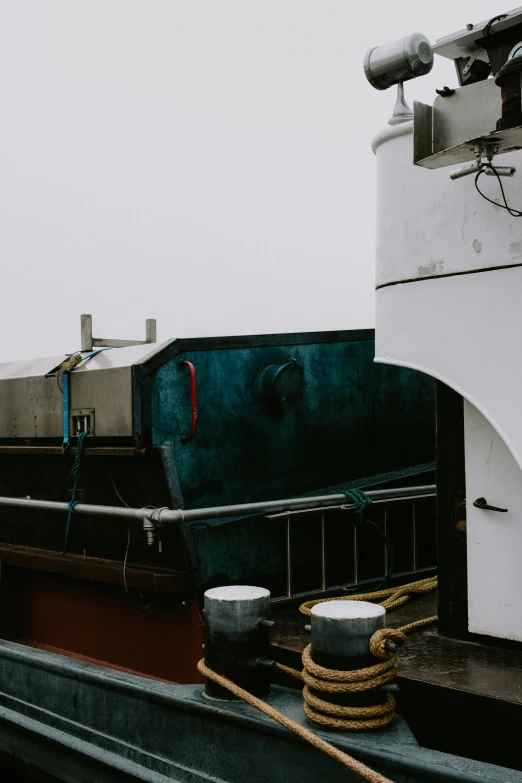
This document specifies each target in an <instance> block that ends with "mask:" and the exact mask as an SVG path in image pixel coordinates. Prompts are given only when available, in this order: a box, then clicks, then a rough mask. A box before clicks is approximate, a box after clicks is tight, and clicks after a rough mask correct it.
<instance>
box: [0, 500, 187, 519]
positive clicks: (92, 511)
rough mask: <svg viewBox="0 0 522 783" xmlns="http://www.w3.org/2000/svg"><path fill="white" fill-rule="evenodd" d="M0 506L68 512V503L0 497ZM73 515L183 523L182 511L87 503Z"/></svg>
mask: <svg viewBox="0 0 522 783" xmlns="http://www.w3.org/2000/svg"><path fill="white" fill-rule="evenodd" d="M0 506H9V507H11V508H27V509H38V510H40V511H61V512H64V513H67V512H68V511H69V504H68V503H61V502H59V501H56V500H32V499H29V498H7V497H1V496H0ZM74 513H75V514H83V515H87V516H97V517H117V518H119V519H138V520H140V521H143V520H145V519H150V520H153V521H156V522H161V524H164V523H173V522H183V511H181V510H177V511H170V510H169V509H163V508H161V509H156V508H121V507H120V506H92V505H90V504H88V503H78V505H76V506H75V507H74Z"/></svg>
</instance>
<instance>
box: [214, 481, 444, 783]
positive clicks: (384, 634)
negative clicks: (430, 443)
mask: <svg viewBox="0 0 522 783" xmlns="http://www.w3.org/2000/svg"><path fill="white" fill-rule="evenodd" d="M346 495H347V497H349V498H350V499H351V500H352V502H354V503H355V504H356V513H357V515H358V520H359V522H362V521H364V512H365V508H366V506H367V505H368V504H369V503H370V502H371V501H370V499H369V498H368V497H367V496H366V495H365V494H364V493H363V492H361V491H359V490H352V491H350V492H348V491H347V492H346ZM366 521H367V522H369V520H366ZM371 524H372V526H374V527H376V528H378V526H377V525H375V523H373V522H372V523H371ZM385 540H386V537H385ZM387 578H388V576H386V577H385V581H386V580H387ZM436 587H437V577H430V578H427V579H421V580H419V581H417V582H410V583H409V584H406V585H402V586H400V587H389V588H385V589H380V590H379V589H377V590H376V591H373V592H368V593H359V594H356V595H343V596H337V597H333V598H319V599H317V600H314V601H306V602H305V603H303V604H301V606H300V607H299V611H300V612H301V614H304V615H306V616H308V617H309V616H310V615H311V614H312V608H313V607H314V606H316V605H317V604H320V603H324V602H325V601H339V600H341V601H373V602H375V603H379V604H380V606H382V607H383V608H384V609H387V610H391V609H395V608H397V607H399V606H402V604H404V603H406V601H409V599H410V598H411V596H412V595H421V594H423V593H429V592H431V591H432V590H435V589H436ZM379 599H382V600H379ZM437 620H438V618H437V616H436V615H434V616H432V617H426V618H423V619H422V620H417V621H416V622H413V623H408V624H407V625H403V626H402V627H401V628H381V629H379V630H377V631H375V633H374V634H373V635H372V637H371V638H370V642H369V651H370V653H371V655H372V656H373V657H374V658H376V659H377V662H376V663H375V664H373V665H372V666H367V667H365V668H363V669H355V670H350V671H340V670H336V669H328V668H326V667H324V666H319V665H318V664H317V663H315V661H314V660H313V658H312V647H311V645H310V644H309V645H308V646H307V647H305V649H304V651H303V654H302V662H303V671H302V672H300V671H297V669H292V668H291V667H289V666H285V665H283V664H281V663H276V668H277V669H278V670H279V671H281V672H284V673H285V674H287V675H289V676H290V677H293V678H294V679H297V680H300V681H301V682H303V699H304V704H303V710H304V712H305V715H306V716H307V718H308V720H309V721H310V722H311V723H313V724H314V725H316V726H319V727H321V728H326V729H340V730H343V729H344V730H349V731H368V730H372V729H378V728H383V727H385V726H388V725H390V724H391V723H392V722H393V720H394V718H395V707H396V701H395V699H394V697H393V696H392V695H391V694H389V693H388V694H386V699H385V700H384V703H382V704H374V705H369V706H363V707H353V706H345V705H340V704H334V703H332V702H330V701H326V700H325V699H321V698H320V696H317V695H316V694H317V692H319V693H330V694H346V693H361V692H362V693H364V692H368V691H371V690H375V689H376V688H380V687H382V686H383V685H385V684H386V683H388V682H390V681H391V680H393V679H394V678H395V676H396V674H397V650H398V648H399V647H400V646H402V645H403V644H404V643H405V641H406V635H407V634H408V633H411V632H412V631H416V630H420V629H422V628H426V627H428V626H429V625H432V624H434V623H436V622H437ZM198 671H199V672H200V674H202V675H203V676H204V677H206V678H208V679H209V680H212V681H213V682H215V683H216V684H218V685H220V686H221V687H222V688H226V689H227V690H229V691H230V692H231V693H233V694H234V695H235V696H237V697H238V698H240V699H242V700H243V701H245V702H246V703H247V704H250V705H251V706H252V707H255V708H256V709H258V710H259V711H260V712H262V713H264V714H265V715H267V716H268V717H270V718H272V719H273V720H275V721H276V722H277V723H279V724H280V725H281V726H284V727H285V728H287V729H289V730H290V731H292V732H293V733H294V734H297V735H298V736H299V737H301V738H302V739H304V740H305V741H306V742H308V743H310V744H311V745H313V746H314V747H316V748H317V749H318V750H321V751H323V752H324V753H326V754H327V755H328V756H330V757H331V758H334V759H336V760H337V761H339V762H340V763H341V764H342V765H343V766H345V767H346V768H347V769H349V770H351V771H352V772H355V773H357V774H358V775H360V776H361V777H363V778H365V779H366V780H368V781H370V783H392V781H391V780H390V779H389V778H385V777H384V776H383V775H381V774H380V773H379V772H376V771H375V770H372V769H371V768H370V767H367V766H366V765H365V764H363V763H362V762H360V761H358V760H357V759H355V758H353V756H350V755H349V754H347V753H344V752H343V751H341V750H339V749H338V748H336V747H335V746H334V745H331V744H330V743H329V742H326V741H325V740H323V739H322V738H321V737H318V736H317V735H316V734H314V733H313V732H312V731H310V730H309V729H307V728H305V727H304V726H301V724H299V723H297V722H296V721H293V720H291V719H290V718H288V717H287V716H286V715H283V713H281V712H279V711H278V710H276V709H274V708H273V707H271V706H270V705H268V704H266V703H265V702H264V701H262V700H261V699H258V698H257V697H255V696H253V695H252V694H250V693H248V691H245V690H244V689H243V688H240V687H239V686H238V685H236V684H235V683H233V682H232V681H231V680H229V679H227V678H226V677H223V676H222V675H220V674H218V673H217V672H214V671H213V670H212V669H209V668H208V666H207V665H206V664H205V661H204V659H202V660H201V661H199V663H198ZM314 691H315V692H316V693H314Z"/></svg>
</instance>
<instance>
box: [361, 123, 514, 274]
mask: <svg viewBox="0 0 522 783" xmlns="http://www.w3.org/2000/svg"><path fill="white" fill-rule="evenodd" d="M412 127H413V126H412V123H410V122H408V123H404V125H398V126H395V127H394V128H390V129H386V130H385V131H383V133H381V134H379V136H378V137H377V138H376V139H375V140H374V143H373V148H374V150H375V152H376V156H377V249H376V284H377V286H382V285H388V284H390V283H396V282H398V281H406V280H417V279H423V278H431V277H437V276H440V275H447V274H460V273H462V272H469V271H472V270H475V269H489V268H492V267H498V266H505V265H513V264H522V220H520V219H517V218H514V217H511V216H510V215H509V214H508V213H507V212H506V211H505V210H502V209H500V208H499V207H495V206H493V205H492V204H489V203H488V202H487V201H485V200H484V199H483V198H482V197H481V196H480V195H479V194H478V193H477V191H476V190H475V185H474V177H473V176H470V177H464V178H462V179H458V180H455V181H453V180H451V179H450V178H449V171H450V169H444V168H442V169H436V170H426V169H423V168H421V167H419V166H414V165H413V137H412ZM495 163H498V165H504V166H508V165H509V166H516V167H517V174H516V176H515V177H514V178H512V179H509V180H507V179H504V182H503V184H504V188H505V191H506V195H507V197H508V200H509V203H510V204H512V205H513V206H514V207H516V208H518V209H522V151H519V152H510V153H506V154H505V155H499V156H498V157H496V158H495ZM479 184H480V187H481V189H482V190H483V191H484V193H485V194H486V195H487V196H488V197H489V198H491V199H493V200H498V199H499V196H500V190H499V185H498V181H497V179H496V177H487V176H483V177H481V179H480V183H479Z"/></svg>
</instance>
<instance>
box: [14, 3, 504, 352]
mask: <svg viewBox="0 0 522 783" xmlns="http://www.w3.org/2000/svg"><path fill="white" fill-rule="evenodd" d="M504 10H505V8H504V6H502V7H500V6H498V5H497V4H495V3H491V2H485V1H482V0H479V1H478V2H474V3H473V4H472V5H471V6H470V4H469V3H463V2H458V1H457V2H448V0H442V1H441V2H437V3H426V2H420V0H416V1H415V2H413V1H412V0H402V2H392V1H391V0H373V1H372V2H366V3H365V2H359V3H352V2H348V0H344V1H341V0H256V1H252V0H100V1H98V0H24V1H23V2H21V1H20V0H0V73H1V76H0V107H1V110H0V252H1V258H2V270H3V286H2V289H3V297H2V307H1V308H0V333H1V340H0V360H7V359H16V358H25V357H30V356H38V355H46V354H53V353H61V352H64V351H72V350H75V349H77V348H78V347H79V318H80V313H82V312H91V313H92V314H93V317H94V326H95V328H94V332H95V334H96V335H99V336H105V337H127V338H131V337H135V338H139V339H142V333H143V331H144V321H145V318H147V317H155V318H157V320H158V336H159V339H161V340H163V339H166V338H167V337H178V336H196V335H215V334H245V333H257V332H278V331H302V330H316V329H318V330H319V329H321V330H322V329H341V328H344V329H350V328H361V327H369V326H372V325H373V253H374V241H373V233H374V232H373V226H374V190H375V187H374V181H375V171H374V159H373V155H372V153H371V151H370V140H371V138H372V137H373V136H374V135H375V133H376V132H377V131H378V130H379V129H380V128H381V127H382V126H383V125H385V124H386V121H387V119H388V117H389V116H390V114H391V109H392V107H393V103H394V95H393V94H392V92H391V91H388V92H386V93H381V92H377V91H376V90H373V89H372V88H371V87H370V85H368V84H367V82H366V80H365V77H364V74H363V69H362V60H363V56H364V53H365V51H366V49H368V48H369V47H370V46H374V45H377V44H380V43H385V42H387V41H390V40H393V39H395V38H398V37H402V36H403V35H407V34H408V33H410V32H415V31H419V32H422V33H424V34H425V35H427V36H428V38H430V40H432V41H434V40H435V39H436V38H437V37H440V36H442V35H446V34H448V33H450V32H453V31H454V30H458V29H461V28H463V27H464V26H465V24H466V22H470V21H471V22H478V21H481V20H482V19H486V18H488V17H491V16H493V15H495V14H497V13H500V12H502V11H504ZM444 84H450V85H455V84H456V77H455V76H454V67H453V64H452V63H450V62H449V61H445V60H442V59H441V58H438V57H437V58H436V63H435V66H434V69H433V71H432V73H431V74H430V75H429V76H427V77H424V78H423V79H418V80H416V81H414V82H410V83H409V84H408V85H407V87H406V97H407V100H408V102H410V103H411V102H412V101H413V99H414V98H417V99H420V100H424V101H426V102H431V101H432V100H433V97H434V89H435V87H441V86H443V85H444Z"/></svg>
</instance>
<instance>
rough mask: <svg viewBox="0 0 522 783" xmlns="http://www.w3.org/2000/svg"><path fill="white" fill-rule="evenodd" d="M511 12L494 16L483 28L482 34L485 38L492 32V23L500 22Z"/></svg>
mask: <svg viewBox="0 0 522 783" xmlns="http://www.w3.org/2000/svg"><path fill="white" fill-rule="evenodd" d="M507 16H509V14H499V15H498V16H494V17H493V19H490V20H489V22H488V23H487V25H486V26H485V27H484V29H483V30H482V35H483V36H484V38H487V37H488V36H489V35H490V34H491V25H492V24H493V23H494V22H500V20H501V19H505V18H506V17H507Z"/></svg>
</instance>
